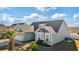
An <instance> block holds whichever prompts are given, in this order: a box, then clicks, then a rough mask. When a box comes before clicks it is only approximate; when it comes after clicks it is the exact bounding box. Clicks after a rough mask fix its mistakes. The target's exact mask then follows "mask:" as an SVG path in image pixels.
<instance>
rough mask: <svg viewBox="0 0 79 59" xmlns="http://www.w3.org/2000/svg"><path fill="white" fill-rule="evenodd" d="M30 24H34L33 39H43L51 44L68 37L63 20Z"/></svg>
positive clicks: (66, 27)
mask: <svg viewBox="0 0 79 59" xmlns="http://www.w3.org/2000/svg"><path fill="white" fill-rule="evenodd" d="M31 25H32V26H34V31H35V40H36V41H37V40H39V39H40V40H43V42H46V43H47V44H48V45H51V46H53V45H54V44H56V43H58V42H61V41H62V40H64V39H65V38H66V37H69V32H68V26H67V24H66V22H65V21H64V20H54V21H45V22H34V23H32V24H31Z"/></svg>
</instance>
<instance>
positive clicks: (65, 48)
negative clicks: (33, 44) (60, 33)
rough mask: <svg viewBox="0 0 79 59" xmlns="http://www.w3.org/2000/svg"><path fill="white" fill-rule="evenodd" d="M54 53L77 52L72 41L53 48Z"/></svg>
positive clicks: (63, 42) (58, 44)
mask: <svg viewBox="0 0 79 59" xmlns="http://www.w3.org/2000/svg"><path fill="white" fill-rule="evenodd" d="M53 48H54V49H55V50H56V51H77V48H76V44H75V41H74V40H71V42H69V41H62V42H60V43H57V44H55V45H54V46H53Z"/></svg>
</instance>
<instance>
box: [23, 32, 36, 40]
mask: <svg viewBox="0 0 79 59" xmlns="http://www.w3.org/2000/svg"><path fill="white" fill-rule="evenodd" d="M34 37H35V36H34V33H33V32H25V33H24V39H23V41H28V40H33V39H34Z"/></svg>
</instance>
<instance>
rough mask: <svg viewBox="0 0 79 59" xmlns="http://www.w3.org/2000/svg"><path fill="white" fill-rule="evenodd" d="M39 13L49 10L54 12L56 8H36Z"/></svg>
mask: <svg viewBox="0 0 79 59" xmlns="http://www.w3.org/2000/svg"><path fill="white" fill-rule="evenodd" d="M36 9H37V10H39V11H40V12H48V11H49V10H56V9H57V8H56V7H36Z"/></svg>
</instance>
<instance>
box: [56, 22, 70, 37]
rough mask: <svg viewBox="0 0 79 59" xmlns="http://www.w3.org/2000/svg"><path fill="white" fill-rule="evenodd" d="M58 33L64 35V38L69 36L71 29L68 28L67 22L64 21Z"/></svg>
mask: <svg viewBox="0 0 79 59" xmlns="http://www.w3.org/2000/svg"><path fill="white" fill-rule="evenodd" d="M58 34H59V35H60V36H62V37H63V38H64V37H69V30H68V27H67V24H66V23H65V22H63V23H62V25H61V27H60V29H59V31H58Z"/></svg>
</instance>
